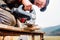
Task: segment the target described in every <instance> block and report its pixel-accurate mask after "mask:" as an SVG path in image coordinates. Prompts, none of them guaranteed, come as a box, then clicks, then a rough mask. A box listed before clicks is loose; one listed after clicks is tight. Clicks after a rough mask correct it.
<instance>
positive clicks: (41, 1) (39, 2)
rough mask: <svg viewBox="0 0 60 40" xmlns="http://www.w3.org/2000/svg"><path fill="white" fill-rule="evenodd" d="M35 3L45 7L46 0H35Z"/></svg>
mask: <svg viewBox="0 0 60 40" xmlns="http://www.w3.org/2000/svg"><path fill="white" fill-rule="evenodd" d="M34 4H35V5H36V6H38V7H39V8H43V7H45V5H46V0H35V1H34Z"/></svg>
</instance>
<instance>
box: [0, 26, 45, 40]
mask: <svg viewBox="0 0 60 40" xmlns="http://www.w3.org/2000/svg"><path fill="white" fill-rule="evenodd" d="M19 35H31V36H32V40H34V36H35V35H40V40H44V38H43V36H44V32H29V31H23V30H20V28H17V27H4V26H3V27H1V26H0V36H4V37H5V36H19Z"/></svg>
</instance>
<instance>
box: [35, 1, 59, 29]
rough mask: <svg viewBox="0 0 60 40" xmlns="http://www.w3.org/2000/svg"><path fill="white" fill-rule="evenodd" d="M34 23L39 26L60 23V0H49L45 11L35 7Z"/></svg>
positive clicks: (44, 26) (43, 26)
mask: <svg viewBox="0 0 60 40" xmlns="http://www.w3.org/2000/svg"><path fill="white" fill-rule="evenodd" d="M35 11H36V24H38V25H39V26H40V27H41V28H46V27H50V26H55V25H60V0H50V3H49V5H48V7H47V10H46V11H45V12H40V11H39V9H37V7H36V10H35Z"/></svg>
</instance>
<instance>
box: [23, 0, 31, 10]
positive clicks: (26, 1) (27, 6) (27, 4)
mask: <svg viewBox="0 0 60 40" xmlns="http://www.w3.org/2000/svg"><path fill="white" fill-rule="evenodd" d="M22 3H23V5H24V10H31V9H32V3H31V2H30V1H29V0H22Z"/></svg>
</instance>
